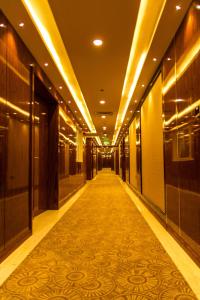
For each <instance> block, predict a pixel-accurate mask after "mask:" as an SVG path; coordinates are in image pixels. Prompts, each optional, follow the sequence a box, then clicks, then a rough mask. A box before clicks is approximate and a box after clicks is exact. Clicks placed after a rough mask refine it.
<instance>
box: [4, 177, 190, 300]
mask: <svg viewBox="0 0 200 300" xmlns="http://www.w3.org/2000/svg"><path fill="white" fill-rule="evenodd" d="M0 299H1V300H25V299H30V300H45V299H51V300H81V299H96V300H97V299H101V300H104V299H105V300H111V299H116V300H153V299H160V300H172V299H176V300H192V299H196V297H195V295H194V294H193V292H192V291H191V289H190V287H189V286H188V284H187V283H186V281H185V280H184V278H183V277H182V275H181V274H180V272H179V271H178V270H177V268H176V266H175V265H174V263H173V262H172V260H171V259H170V257H169V256H168V254H167V253H166V252H165V250H164V249H163V247H162V246H161V244H160V242H159V241H158V240H157V238H156V237H155V235H154V234H153V232H152V231H151V229H150V227H149V226H148V225H147V223H146V222H145V220H144V219H143V217H142V216H141V215H140V213H139V211H138V210H137V209H136V207H135V206H134V205H133V203H132V201H131V200H130V198H129V196H128V195H127V193H126V192H125V190H124V189H123V187H122V185H121V184H120V182H119V179H118V178H117V176H116V175H114V174H113V173H111V172H110V173H108V172H101V173H100V174H99V175H98V176H97V177H96V179H95V180H93V181H91V182H90V184H89V185H88V187H87V188H86V190H85V192H84V193H83V194H82V196H81V197H80V198H79V199H78V201H77V202H76V203H75V204H74V205H73V206H72V207H71V208H70V210H69V211H68V212H67V213H66V214H65V215H64V216H63V217H62V219H61V220H60V221H59V222H58V223H57V224H56V225H55V226H54V227H53V229H52V230H51V231H50V232H49V233H48V234H47V236H46V237H45V238H44V239H43V240H42V241H41V242H40V243H39V245H38V246H37V247H36V248H35V249H34V250H33V251H32V252H31V253H30V254H29V255H28V257H27V258H26V259H25V261H24V262H23V263H22V264H21V265H20V266H19V267H18V268H17V269H16V270H15V272H14V273H13V274H12V275H11V276H10V277H9V278H8V280H7V281H6V282H5V283H4V284H3V286H2V287H1V289H0Z"/></svg>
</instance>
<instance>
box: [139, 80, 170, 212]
mask: <svg viewBox="0 0 200 300" xmlns="http://www.w3.org/2000/svg"><path fill="white" fill-rule="evenodd" d="M141 143H142V194H143V195H144V196H145V197H146V198H147V199H148V200H149V201H150V202H151V203H152V204H154V205H155V206H157V208H159V209H160V210H161V211H162V212H165V197H164V159H163V120H162V78H161V75H159V76H158V78H157V79H156V81H155V83H154V85H153V86H152V88H151V90H150V91H149V93H148V95H147V97H146V98H145V100H144V103H143V104H142V107H141Z"/></svg>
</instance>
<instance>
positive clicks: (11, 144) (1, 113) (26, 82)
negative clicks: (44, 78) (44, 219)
mask: <svg viewBox="0 0 200 300" xmlns="http://www.w3.org/2000/svg"><path fill="white" fill-rule="evenodd" d="M0 23H1V27H0V255H1V253H4V252H5V251H6V250H9V248H12V246H13V245H14V244H16V243H18V241H19V240H21V239H23V238H24V237H25V236H27V235H29V234H30V232H31V225H30V186H29V170H30V168H29V167H30V165H29V149H30V73H29V65H28V61H29V55H28V53H27V52H26V51H23V50H24V49H23V44H22V43H21V41H20V40H19V38H18V36H17V35H16V34H15V32H14V31H13V29H12V27H11V26H10V25H9V23H8V22H7V20H6V19H5V18H4V16H3V14H2V13H1V12H0Z"/></svg>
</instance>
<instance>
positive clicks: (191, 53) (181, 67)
mask: <svg viewBox="0 0 200 300" xmlns="http://www.w3.org/2000/svg"><path fill="white" fill-rule="evenodd" d="M199 50H200V37H199V38H198V39H197V40H196V42H195V43H194V44H193V46H192V47H191V48H190V49H189V50H188V51H186V52H184V54H183V55H182V56H181V57H180V59H179V60H178V61H177V63H176V73H175V70H174V68H173V69H172V70H171V71H170V72H169V74H168V76H167V77H166V79H165V80H164V82H163V89H162V93H163V95H166V93H167V92H168V91H169V90H170V89H171V87H172V86H173V85H174V84H175V82H176V81H177V80H179V79H180V78H181V76H182V75H183V74H184V73H185V71H186V70H187V69H188V68H189V66H190V65H191V63H192V62H193V60H194V59H195V57H196V56H197V54H198V53H199ZM167 60H168V59H167Z"/></svg>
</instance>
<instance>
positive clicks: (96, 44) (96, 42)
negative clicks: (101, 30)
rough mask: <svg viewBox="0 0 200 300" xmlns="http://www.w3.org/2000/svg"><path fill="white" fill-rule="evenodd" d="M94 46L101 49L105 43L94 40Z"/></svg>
mask: <svg viewBox="0 0 200 300" xmlns="http://www.w3.org/2000/svg"><path fill="white" fill-rule="evenodd" d="M93 44H94V45H95V46H96V47H100V46H102V45H103V41H102V40H99V39H97V40H94V41H93Z"/></svg>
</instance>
